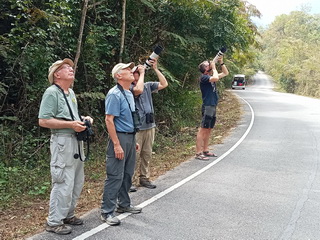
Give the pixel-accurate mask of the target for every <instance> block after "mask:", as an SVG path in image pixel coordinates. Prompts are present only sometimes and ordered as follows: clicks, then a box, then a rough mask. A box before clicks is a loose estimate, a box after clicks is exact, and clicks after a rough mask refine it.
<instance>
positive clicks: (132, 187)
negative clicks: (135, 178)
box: [129, 185, 138, 192]
mask: <svg viewBox="0 0 320 240" xmlns="http://www.w3.org/2000/svg"><path fill="white" fill-rule="evenodd" d="M137 190H138V189H137V187H135V186H133V185H132V186H131V188H130V189H129V192H136V191H137Z"/></svg>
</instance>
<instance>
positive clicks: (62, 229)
mask: <svg viewBox="0 0 320 240" xmlns="http://www.w3.org/2000/svg"><path fill="white" fill-rule="evenodd" d="M46 231H47V232H53V233H56V234H59V235H66V234H69V233H71V231H72V228H71V227H70V226H66V225H64V224H62V225H58V226H49V225H48V223H47V226H46Z"/></svg>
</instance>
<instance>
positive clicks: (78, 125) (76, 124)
mask: <svg viewBox="0 0 320 240" xmlns="http://www.w3.org/2000/svg"><path fill="white" fill-rule="evenodd" d="M72 129H73V130H75V131H76V132H82V131H84V130H85V129H86V126H85V125H84V122H81V121H73V122H72Z"/></svg>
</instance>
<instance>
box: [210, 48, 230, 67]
mask: <svg viewBox="0 0 320 240" xmlns="http://www.w3.org/2000/svg"><path fill="white" fill-rule="evenodd" d="M226 51H227V49H226V48H225V47H222V48H221V49H220V50H219V52H218V53H217V55H216V56H215V57H214V59H213V62H215V63H217V62H218V58H219V57H220V56H222V55H223V54H224V53H225V52H226Z"/></svg>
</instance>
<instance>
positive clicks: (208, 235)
mask: <svg viewBox="0 0 320 240" xmlns="http://www.w3.org/2000/svg"><path fill="white" fill-rule="evenodd" d="M232 91H233V92H234V93H235V94H236V95H238V96H239V98H240V101H241V102H242V105H243V109H244V113H245V114H244V116H243V119H242V120H241V121H240V122H239V125H238V126H237V127H236V128H235V129H234V130H233V133H232V134H231V135H230V136H229V137H228V138H227V139H225V141H224V143H223V144H220V145H216V146H212V149H213V150H214V152H215V153H217V154H218V155H219V157H218V158H214V159H212V160H210V161H200V160H195V159H190V160H189V161H187V162H185V163H183V164H182V165H180V166H179V167H177V168H176V169H174V170H172V171H169V172H168V173H167V174H165V175H163V176H161V177H160V178H158V179H157V181H155V184H156V185H157V186H158V187H157V188H156V189H154V190H150V189H142V188H140V189H139V190H138V191H137V192H136V193H131V196H132V201H133V204H135V205H140V206H143V212H142V213H141V214H137V215H125V214H122V215H120V216H119V217H120V218H121V219H122V223H121V225H120V226H114V227H109V226H108V225H107V224H104V223H102V222H101V220H100V217H99V209H94V210H92V211H91V212H89V213H87V214H86V215H85V216H83V218H84V220H85V224H84V226H77V227H74V230H73V232H72V234H70V235H67V236H57V235H55V234H52V233H45V232H44V233H41V234H39V235H36V236H33V237H32V238H30V239H33V240H35V239H36V240H38V239H41V240H45V239H55V240H56V239H89V240H102V239H115V240H117V239H119V240H120V239H121V240H126V239H139V240H149V239H150V240H155V239H159V240H162V239H163V240H164V239H166V240H188V239H190V240H193V239H194V240H198V239H205V240H207V239H208V240H212V239H223V240H225V239H237V240H238V239H297V240H304V239H320V226H319V217H320V174H319V160H320V156H319V155H320V100H319V99H312V98H307V97H301V96H296V95H292V94H285V93H278V92H274V91H272V83H271V82H270V80H269V79H268V77H267V76H266V75H264V74H259V75H257V76H256V79H255V83H254V85H252V86H248V87H247V88H246V90H232Z"/></svg>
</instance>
